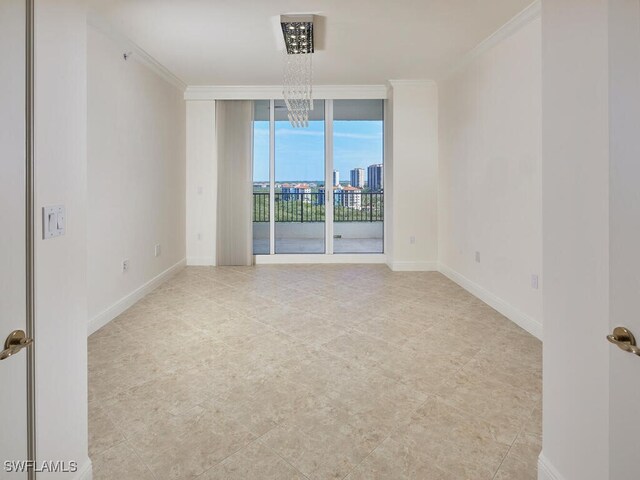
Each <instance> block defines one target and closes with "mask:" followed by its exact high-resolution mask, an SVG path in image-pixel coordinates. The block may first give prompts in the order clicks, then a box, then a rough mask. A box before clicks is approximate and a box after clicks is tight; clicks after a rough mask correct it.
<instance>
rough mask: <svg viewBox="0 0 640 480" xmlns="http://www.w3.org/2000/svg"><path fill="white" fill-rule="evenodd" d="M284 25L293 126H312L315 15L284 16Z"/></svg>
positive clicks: (284, 90) (286, 94)
mask: <svg viewBox="0 0 640 480" xmlns="http://www.w3.org/2000/svg"><path fill="white" fill-rule="evenodd" d="M280 25H281V27H282V34H283V36H284V44H285V49H284V82H283V88H282V95H283V96H284V102H285V104H286V106H287V114H288V117H289V121H290V122H291V125H292V126H293V127H302V128H304V127H308V126H309V112H310V111H311V110H313V94H312V93H313V92H312V75H313V68H312V62H311V56H312V54H313V15H282V16H281V17H280Z"/></svg>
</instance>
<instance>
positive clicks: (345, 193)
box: [333, 187, 362, 210]
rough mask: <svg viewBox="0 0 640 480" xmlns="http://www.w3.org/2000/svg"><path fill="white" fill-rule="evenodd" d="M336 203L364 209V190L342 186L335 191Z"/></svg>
mask: <svg viewBox="0 0 640 480" xmlns="http://www.w3.org/2000/svg"><path fill="white" fill-rule="evenodd" d="M333 198H334V204H335V205H342V206H343V207H347V208H355V209H356V210H360V209H362V190H361V189H360V188H357V187H342V188H340V189H339V190H334V192H333Z"/></svg>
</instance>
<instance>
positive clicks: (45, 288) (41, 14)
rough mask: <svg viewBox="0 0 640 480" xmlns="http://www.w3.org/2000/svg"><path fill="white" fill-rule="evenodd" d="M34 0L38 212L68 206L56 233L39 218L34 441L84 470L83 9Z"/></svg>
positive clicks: (78, 4)
mask: <svg viewBox="0 0 640 480" xmlns="http://www.w3.org/2000/svg"><path fill="white" fill-rule="evenodd" d="M35 6H36V11H35V13H36V34H35V38H36V44H35V49H36V68H35V75H36V78H35V86H36V87H35V89H36V91H35V95H36V98H35V122H36V123H35V161H36V205H35V206H36V209H37V213H36V215H37V216H36V218H38V219H39V218H40V215H41V214H40V208H41V207H42V206H43V205H52V204H53V205H58V204H63V205H65V206H66V214H67V218H66V220H67V225H66V227H67V228H66V234H65V235H64V236H61V237H57V238H53V239H49V240H42V231H41V228H42V227H41V222H40V221H38V222H36V224H37V233H36V238H37V240H36V246H35V247H36V261H35V266H36V289H35V290H36V342H35V349H36V354H35V356H36V416H37V418H36V437H37V441H36V449H37V455H38V459H39V460H67V461H68V460H75V461H77V462H78V464H79V467H80V469H81V471H82V472H85V473H87V474H88V476H86V477H84V478H90V465H91V464H90V461H89V458H88V454H87V302H86V297H87V263H86V254H87V249H86V242H87V231H86V216H87V192H86V179H87V176H86V171H87V170H86V147H87V144H86V132H87V129H86V120H87V102H86V93H87V90H86V80H87V77H86V67H87V65H86V62H87V51H86V45H87V37H86V35H87V32H86V16H85V11H84V2H83V1H79V0H56V1H55V2H52V1H47V0H37V1H36V2H35ZM6 433H7V434H10V432H6ZM4 434H5V433H4V432H3V435H4ZM38 478H39V479H48V478H80V477H79V476H77V477H76V475H73V474H53V473H39V474H38Z"/></svg>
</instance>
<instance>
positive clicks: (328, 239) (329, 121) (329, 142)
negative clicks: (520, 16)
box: [256, 98, 385, 257]
mask: <svg viewBox="0 0 640 480" xmlns="http://www.w3.org/2000/svg"><path fill="white" fill-rule="evenodd" d="M318 100H323V102H324V149H325V151H324V166H325V170H324V187H325V195H324V207H325V218H324V224H325V228H324V235H325V241H324V245H325V249H324V252H323V253H295V254H277V253H276V225H275V224H276V208H275V186H276V177H275V172H276V170H275V166H276V158H275V157H276V145H275V125H276V121H275V102H276V100H275V99H273V98H272V99H270V100H269V254H268V255H267V254H256V256H259V257H272V256H282V255H287V256H288V255H300V256H304V255H311V256H323V255H331V256H333V255H334V242H333V240H334V237H333V236H334V223H333V219H334V209H333V207H334V192H333V169H334V151H333V149H334V138H333V133H334V131H333V99H318ZM363 100H364V99H363ZM380 100H381V101H382V102H384V99H380ZM383 109H384V106H383ZM384 154H385V151H384V138H383V149H382V159H383V163H384ZM383 194H384V193H383ZM383 238H384V227H383ZM383 242H384V240H383ZM383 245H384V243H383ZM343 255H345V254H342V253H341V254H340V255H338V256H340V257H341V256H343ZM356 255H374V256H384V255H385V252H384V246H383V251H382V252H374V253H357V254H356Z"/></svg>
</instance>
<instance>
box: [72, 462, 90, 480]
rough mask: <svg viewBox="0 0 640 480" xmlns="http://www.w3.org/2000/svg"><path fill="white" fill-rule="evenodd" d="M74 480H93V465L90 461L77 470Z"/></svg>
mask: <svg viewBox="0 0 640 480" xmlns="http://www.w3.org/2000/svg"><path fill="white" fill-rule="evenodd" d="M74 478H75V480H92V479H93V465H92V464H91V459H90V458H88V459H87V461H86V462H84V465H82V467H81V468H79V469H78V471H77V472H76V475H75V477H74Z"/></svg>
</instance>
